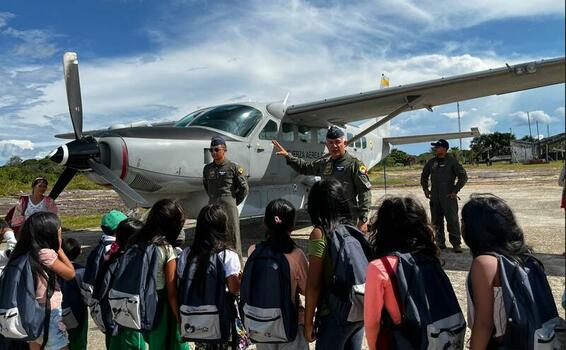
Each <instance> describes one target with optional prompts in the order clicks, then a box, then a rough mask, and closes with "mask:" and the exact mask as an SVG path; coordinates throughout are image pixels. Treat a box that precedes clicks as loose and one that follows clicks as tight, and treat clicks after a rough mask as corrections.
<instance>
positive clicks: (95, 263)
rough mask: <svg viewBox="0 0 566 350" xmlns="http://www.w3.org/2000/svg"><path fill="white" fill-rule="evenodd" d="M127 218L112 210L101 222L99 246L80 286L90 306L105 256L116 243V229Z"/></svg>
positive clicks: (86, 268) (88, 258)
mask: <svg viewBox="0 0 566 350" xmlns="http://www.w3.org/2000/svg"><path fill="white" fill-rule="evenodd" d="M127 218H128V217H127V216H126V215H125V214H124V213H122V212H121V211H119V210H111V211H109V212H108V213H106V214H104V216H103V217H102V219H101V221H100V228H101V229H102V236H101V237H100V241H99V242H98V245H96V247H95V248H94V249H93V250H92V251H91V252H90V253H89V255H88V257H87V260H86V266H85V271H84V274H83V278H82V281H81V285H80V287H81V293H82V295H83V299H84V300H85V303H86V304H87V305H89V306H90V304H91V300H90V299H91V297H92V289H93V287H94V283H95V281H96V276H97V274H98V270H99V267H100V264H101V263H102V260H103V257H104V254H106V253H107V252H108V251H109V250H110V247H111V245H112V243H113V242H114V241H116V229H117V228H118V225H119V224H120V223H121V222H122V221H124V220H126V219H127Z"/></svg>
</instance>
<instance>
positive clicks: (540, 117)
mask: <svg viewBox="0 0 566 350" xmlns="http://www.w3.org/2000/svg"><path fill="white" fill-rule="evenodd" d="M509 116H510V117H512V118H513V122H514V124H515V125H518V126H519V125H528V124H529V117H530V123H531V126H534V123H536V122H537V121H538V122H540V123H543V124H548V123H550V122H551V118H550V116H549V115H548V114H546V113H545V112H544V111H530V112H528V114H527V112H523V111H519V112H515V113H511V114H510V115H509Z"/></svg>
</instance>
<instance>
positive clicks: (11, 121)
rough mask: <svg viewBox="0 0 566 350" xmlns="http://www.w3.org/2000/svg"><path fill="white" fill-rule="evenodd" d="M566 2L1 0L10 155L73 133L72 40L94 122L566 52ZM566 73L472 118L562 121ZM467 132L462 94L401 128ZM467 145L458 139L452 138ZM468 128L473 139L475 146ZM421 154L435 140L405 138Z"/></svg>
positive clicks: (471, 121)
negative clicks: (66, 66)
mask: <svg viewBox="0 0 566 350" xmlns="http://www.w3.org/2000/svg"><path fill="white" fill-rule="evenodd" d="M564 11H565V9H564V1H563V0H538V1H536V0H525V1H511V0H499V1H488V0H475V1H473V2H470V1H453V0H421V1H409V0H373V1H365V0H361V1H355V0H354V1H343V2H342V1H332V0H325V1H318V0H317V1H305V0H282V1H265V0H251V1H238V2H235V1H196V0H151V1H146V0H69V1H44V0H28V1H21V0H2V1H1V2H0V123H1V124H0V125H2V127H1V128H0V164H4V163H5V161H6V160H8V159H9V158H10V157H11V156H13V155H17V156H20V157H22V158H24V159H27V158H34V157H43V156H45V155H46V154H48V153H49V152H50V151H51V150H52V149H54V148H56V147H57V146H59V145H61V144H63V143H65V141H64V140H58V139H56V138H54V137H53V135H55V134H57V133H63V132H70V131H72V125H71V122H70V118H69V114H68V106H67V102H66V95H65V87H64V82H63V69H62V57H63V53H64V52H65V51H75V52H77V53H78V57H79V62H80V67H79V70H80V79H81V92H82V99H83V110H84V129H85V130H90V129H99V128H106V127H108V126H110V125H112V124H116V123H129V122H135V121H141V120H147V121H150V122H154V121H164V120H177V119H180V118H181V117H183V116H184V115H186V114H188V113H190V112H192V111H194V110H195V109H197V108H202V107H206V106H209V105H216V104H223V103H232V102H236V101H262V102H271V101H280V100H282V99H283V98H284V97H285V95H287V93H289V94H290V96H289V103H290V104H296V103H302V102H310V101H315V100H319V99H323V98H330V97H338V96H343V95H349V94H352V93H357V92H362V91H368V90H374V89H377V88H379V77H380V76H381V74H382V73H383V74H385V75H386V76H388V77H389V78H390V80H391V85H393V86H396V85H400V84H407V83H414V82H419V81H424V80H429V79H435V78H439V77H447V76H451V75H455V74H462V73H469V72H474V71H479V70H484V69H489V68H498V67H501V66H504V65H505V63H509V64H514V63H521V62H526V61H530V60H538V59H544V58H554V57H560V56H564V51H565V48H564V46H565V35H564V26H565V18H564ZM564 90H565V89H564V84H560V85H554V86H550V87H544V88H539V89H534V90H529V91H524V92H518V93H512V94H507V95H503V96H492V97H486V98H480V99H475V100H469V101H463V102H461V103H460V111H461V112H460V116H461V124H462V129H463V130H469V128H470V127H474V126H477V127H479V129H480V131H481V132H484V133H486V132H495V131H499V132H509V131H510V130H511V131H512V132H513V133H514V134H515V135H516V136H517V137H518V138H520V137H522V136H524V135H528V134H529V127H528V123H527V112H529V114H530V118H531V122H532V123H531V129H532V130H531V133H532V135H533V136H534V137H536V135H537V130H536V123H535V122H536V121H538V124H539V131H538V134H539V135H543V136H546V135H547V129H548V130H549V132H550V134H556V133H559V132H563V131H564V118H565V117H564V105H565V102H564V92H565V91H564ZM457 130H458V119H457V115H456V105H455V104H449V105H443V106H438V107H435V108H434V110H433V112H429V111H426V110H424V111H414V112H408V113H404V114H402V115H401V116H399V117H397V118H395V119H394V120H393V122H392V123H391V130H390V133H391V135H392V136H397V135H413V134H425V133H437V132H454V131H457ZM454 143H455V145H457V143H458V141H456V142H454ZM468 145H469V139H468V140H464V148H466V147H467V146H468ZM400 148H401V149H402V150H404V151H407V152H409V153H413V154H420V153H423V152H426V151H427V150H428V148H429V146H428V144H416V145H406V146H402V147H400Z"/></svg>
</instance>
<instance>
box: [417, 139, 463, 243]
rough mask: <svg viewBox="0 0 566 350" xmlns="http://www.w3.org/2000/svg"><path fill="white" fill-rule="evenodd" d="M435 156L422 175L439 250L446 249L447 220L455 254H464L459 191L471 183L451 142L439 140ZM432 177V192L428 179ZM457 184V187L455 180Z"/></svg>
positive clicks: (435, 148)
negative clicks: (445, 230)
mask: <svg viewBox="0 0 566 350" xmlns="http://www.w3.org/2000/svg"><path fill="white" fill-rule="evenodd" d="M431 145H432V146H434V152H435V154H436V157H434V158H432V159H431V160H429V161H428V162H427V163H426V164H425V166H424V168H423V172H422V173H421V186H422V188H423V191H424V194H425V196H426V198H428V199H430V215H431V217H432V225H433V226H434V231H435V234H436V243H437V244H438V247H439V248H440V249H446V238H445V237H444V218H446V225H447V226H448V239H449V240H450V243H451V244H452V248H453V251H454V252H455V253H461V252H462V248H461V247H460V244H461V241H460V223H459V221H458V192H459V191H460V190H461V189H462V187H464V185H465V184H466V181H468V175H467V174H466V170H464V167H462V165H461V164H460V163H459V162H458V160H457V159H456V158H455V157H454V156H452V155H451V154H447V152H448V148H449V145H448V142H447V141H446V140H442V139H440V140H438V141H437V142H433V143H431ZM429 177H430V178H431V183H432V186H431V189H430V190H429V188H428V178H429ZM456 178H458V182H456V184H454V181H455V179H456Z"/></svg>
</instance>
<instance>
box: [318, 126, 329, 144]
mask: <svg viewBox="0 0 566 350" xmlns="http://www.w3.org/2000/svg"><path fill="white" fill-rule="evenodd" d="M327 132H328V130H327V129H318V130H317V131H316V140H317V142H318V143H326V133H327Z"/></svg>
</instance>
